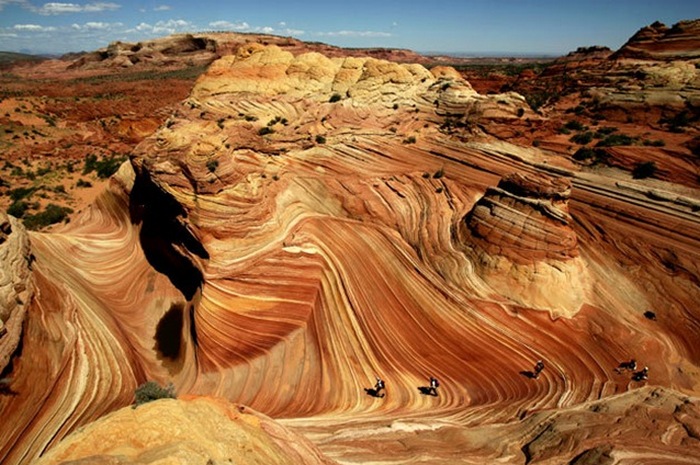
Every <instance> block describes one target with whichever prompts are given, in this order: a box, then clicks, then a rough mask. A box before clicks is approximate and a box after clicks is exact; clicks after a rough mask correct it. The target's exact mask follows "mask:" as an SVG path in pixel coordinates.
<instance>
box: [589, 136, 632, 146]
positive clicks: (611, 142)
mask: <svg viewBox="0 0 700 465" xmlns="http://www.w3.org/2000/svg"><path fill="white" fill-rule="evenodd" d="M634 142H635V139H634V137H630V136H628V135H626V134H610V135H609V136H607V137H606V138H605V139H603V140H601V141H600V142H598V143H597V144H596V147H613V146H616V145H632V144H634Z"/></svg>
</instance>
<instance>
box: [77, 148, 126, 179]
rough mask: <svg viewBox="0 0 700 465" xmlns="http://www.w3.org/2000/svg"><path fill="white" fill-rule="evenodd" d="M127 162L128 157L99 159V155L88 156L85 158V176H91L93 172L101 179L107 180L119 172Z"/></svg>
mask: <svg viewBox="0 0 700 465" xmlns="http://www.w3.org/2000/svg"><path fill="white" fill-rule="evenodd" d="M125 161H126V157H117V156H114V155H110V156H109V157H103V158H101V159H99V160H98V159H97V155H93V154H91V155H87V156H86V157H85V166H84V167H83V175H86V174H90V173H92V172H93V171H94V172H95V173H97V177H98V178H100V179H107V178H109V177H110V176H112V175H113V174H114V173H116V172H117V170H118V169H119V167H120V166H121V164H122V163H124V162H125Z"/></svg>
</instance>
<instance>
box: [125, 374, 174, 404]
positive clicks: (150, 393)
mask: <svg viewBox="0 0 700 465" xmlns="http://www.w3.org/2000/svg"><path fill="white" fill-rule="evenodd" d="M176 398H177V396H176V395H175V386H173V383H168V384H167V385H165V386H164V387H161V385H160V384H158V383H156V382H155V381H146V382H145V383H143V384H142V385H140V386H139V387H137V388H136V391H135V392H134V407H133V408H136V407H138V406H139V405H142V404H145V403H148V402H152V401H154V400H158V399H176Z"/></svg>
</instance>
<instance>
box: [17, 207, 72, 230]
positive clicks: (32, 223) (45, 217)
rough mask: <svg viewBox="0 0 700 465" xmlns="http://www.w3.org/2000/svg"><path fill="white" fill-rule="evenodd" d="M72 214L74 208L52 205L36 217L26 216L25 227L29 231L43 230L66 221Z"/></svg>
mask: <svg viewBox="0 0 700 465" xmlns="http://www.w3.org/2000/svg"><path fill="white" fill-rule="evenodd" d="M71 213H73V209H72V208H68V207H61V206H59V205H56V204H53V203H50V204H48V205H47V206H46V208H45V209H44V211H43V212H40V213H37V214H35V215H28V216H26V217H25V218H24V226H26V227H27V229H33V230H37V229H41V228H44V227H46V226H49V225H52V224H55V223H60V222H61V221H64V220H65V219H66V218H67V217H68V215H69V214H71Z"/></svg>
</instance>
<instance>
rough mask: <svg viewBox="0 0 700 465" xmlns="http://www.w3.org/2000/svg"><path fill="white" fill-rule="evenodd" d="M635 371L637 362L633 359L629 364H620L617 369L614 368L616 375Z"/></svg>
mask: <svg viewBox="0 0 700 465" xmlns="http://www.w3.org/2000/svg"><path fill="white" fill-rule="evenodd" d="M636 369H637V361H636V360H635V359H632V360H630V361H629V362H622V363H620V364H619V365H618V366H617V368H615V372H616V373H622V372H623V371H627V370H629V371H634V370H636Z"/></svg>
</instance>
